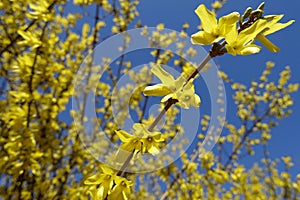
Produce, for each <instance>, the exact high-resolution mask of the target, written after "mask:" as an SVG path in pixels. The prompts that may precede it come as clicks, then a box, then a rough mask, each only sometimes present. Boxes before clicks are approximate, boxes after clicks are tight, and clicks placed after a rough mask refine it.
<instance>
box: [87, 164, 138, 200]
mask: <svg viewBox="0 0 300 200" xmlns="http://www.w3.org/2000/svg"><path fill="white" fill-rule="evenodd" d="M100 168H101V170H102V172H101V173H99V174H96V175H93V176H91V177H89V178H88V179H87V180H86V181H85V182H84V184H86V185H89V186H90V188H89V190H88V192H89V193H90V195H91V197H92V199H98V200H103V199H108V200H125V199H128V197H129V195H130V190H131V186H132V183H131V182H130V181H128V180H127V179H125V178H122V177H120V176H117V175H115V173H114V171H113V170H112V169H110V168H109V167H106V166H101V167H100Z"/></svg>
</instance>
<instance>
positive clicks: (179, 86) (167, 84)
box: [144, 65, 201, 109]
mask: <svg viewBox="0 0 300 200" xmlns="http://www.w3.org/2000/svg"><path fill="white" fill-rule="evenodd" d="M151 71H152V73H153V74H155V75H156V76H157V77H158V78H159V79H160V80H161V82H162V83H160V84H156V85H153V86H147V87H146V88H145V89H144V95H145V96H164V97H163V98H162V100H161V102H166V101H168V100H169V99H170V98H172V99H176V100H178V102H177V103H176V104H177V105H179V106H180V107H182V108H185V109H188V108H190V106H193V107H199V106H200V103H201V100H200V97H199V96H198V95H197V94H195V88H194V84H193V79H191V80H190V81H189V82H188V83H186V80H187V79H186V78H185V76H184V75H181V76H179V77H178V78H177V79H174V77H173V76H172V75H171V74H169V73H168V72H166V71H165V70H164V69H163V68H162V67H161V66H160V65H154V66H153V68H152V69H151Z"/></svg>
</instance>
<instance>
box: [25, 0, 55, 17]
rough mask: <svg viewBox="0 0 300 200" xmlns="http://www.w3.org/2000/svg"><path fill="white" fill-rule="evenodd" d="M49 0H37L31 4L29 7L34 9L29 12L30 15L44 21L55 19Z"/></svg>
mask: <svg viewBox="0 0 300 200" xmlns="http://www.w3.org/2000/svg"><path fill="white" fill-rule="evenodd" d="M49 5H50V4H49V2H48V1H45V0H43V1H37V2H36V4H32V3H30V4H29V7H30V8H31V9H32V10H33V11H32V12H29V16H30V17H31V18H33V19H41V20H44V21H50V20H52V19H53V16H52V15H51V13H50V12H49V10H48V7H49Z"/></svg>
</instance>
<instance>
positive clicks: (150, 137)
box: [115, 123, 165, 155]
mask: <svg viewBox="0 0 300 200" xmlns="http://www.w3.org/2000/svg"><path fill="white" fill-rule="evenodd" d="M133 130H134V135H131V134H129V133H127V132H126V131H124V130H118V131H115V133H116V134H117V135H118V136H119V138H120V140H121V141H122V142H123V144H122V145H121V148H122V149H124V150H126V151H129V152H134V154H137V153H139V152H142V153H150V154H152V155H155V154H157V153H159V149H160V146H161V144H162V142H163V141H165V140H164V137H163V135H162V134H161V133H160V132H150V131H149V130H148V129H147V128H146V127H145V126H144V125H142V124H140V123H136V124H134V125H133Z"/></svg>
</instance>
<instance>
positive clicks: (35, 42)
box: [18, 30, 42, 49]
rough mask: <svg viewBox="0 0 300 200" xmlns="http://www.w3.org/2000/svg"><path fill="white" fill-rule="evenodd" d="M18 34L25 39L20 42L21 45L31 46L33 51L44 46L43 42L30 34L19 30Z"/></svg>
mask: <svg viewBox="0 0 300 200" xmlns="http://www.w3.org/2000/svg"><path fill="white" fill-rule="evenodd" d="M18 34H19V35H20V36H22V38H23V39H24V40H23V41H19V42H18V44H19V45H28V46H31V47H32V49H36V48H38V47H39V46H41V45H42V42H41V41H40V40H39V39H38V38H36V37H35V36H34V35H32V34H31V33H29V32H25V31H22V30H18Z"/></svg>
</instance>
